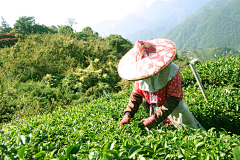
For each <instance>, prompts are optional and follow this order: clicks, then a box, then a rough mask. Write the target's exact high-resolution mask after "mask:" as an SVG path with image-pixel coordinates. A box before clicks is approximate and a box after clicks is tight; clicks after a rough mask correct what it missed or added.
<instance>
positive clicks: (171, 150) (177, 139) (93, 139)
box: [0, 88, 240, 160]
mask: <svg viewBox="0 0 240 160" xmlns="http://www.w3.org/2000/svg"><path fill="white" fill-rule="evenodd" d="M210 91H212V90H208V92H210ZM218 92H219V94H225V90H223V91H221V90H218ZM130 93H131V90H126V91H124V92H120V93H118V94H114V95H111V94H110V99H107V98H101V99H97V100H94V101H92V102H90V103H85V104H81V105H76V106H68V109H65V110H64V109H61V108H59V110H58V111H55V112H53V113H51V114H43V115H41V116H40V115H39V116H36V117H32V118H27V119H18V120H14V121H12V122H10V123H7V124H4V125H2V129H1V131H0V144H1V145H0V157H1V159H19V158H22V159H23V158H25V159H61V160H63V159H143V160H144V159H232V158H233V148H234V147H236V146H238V145H240V136H239V135H236V134H229V133H228V132H227V131H218V130H216V129H214V128H211V129H209V130H207V131H200V130H193V129H190V128H188V127H186V126H182V127H181V128H179V129H176V128H174V127H173V126H163V127H161V126H156V127H155V128H153V129H152V130H147V129H145V130H141V129H140V127H139V123H140V121H141V119H143V118H146V117H147V116H148V115H147V113H145V111H144V109H143V107H140V110H139V112H138V113H137V114H136V116H135V117H134V118H133V119H132V123H131V124H130V125H125V126H124V127H122V128H121V127H119V124H118V123H119V121H120V119H121V118H122V116H123V110H124V108H125V107H126V105H127V103H128V98H129V95H130ZM185 94H186V96H185V99H186V103H187V104H188V105H190V106H191V107H190V109H191V111H193V110H195V109H200V108H201V107H200V105H199V104H201V105H203V104H204V105H205V106H203V107H202V108H203V109H206V111H200V112H203V113H207V112H209V111H211V112H214V111H217V110H218V108H216V109H215V110H209V111H207V109H208V108H207V106H206V103H204V102H203V101H201V102H200V103H198V101H196V100H197V99H200V97H201V94H200V93H199V92H196V90H194V89H190V88H187V89H185ZM232 94H233V95H234V96H236V94H239V93H236V92H233V93H232ZM194 95H195V96H197V99H196V100H193V99H191V97H194ZM193 104H194V105H193ZM194 106H195V108H194ZM213 107H216V106H213ZM222 108H223V107H222ZM197 112H198V111H195V112H194V114H196V113H197ZM238 113H239V112H238ZM202 116H207V117H208V118H205V119H203V118H202V117H201V116H200V115H197V119H198V120H199V121H200V120H201V123H202V125H203V126H204V127H205V125H206V123H208V122H209V120H210V119H211V118H213V117H211V116H210V115H204V114H203V115H202Z"/></svg>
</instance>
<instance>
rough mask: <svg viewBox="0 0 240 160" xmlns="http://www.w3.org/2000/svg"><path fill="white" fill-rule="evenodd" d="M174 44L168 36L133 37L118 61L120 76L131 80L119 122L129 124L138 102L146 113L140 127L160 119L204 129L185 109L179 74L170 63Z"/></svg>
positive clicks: (175, 50)
mask: <svg viewBox="0 0 240 160" xmlns="http://www.w3.org/2000/svg"><path fill="white" fill-rule="evenodd" d="M176 54H177V48H176V45H175V44H174V43H173V42H172V41H171V40H168V39H153V40H149V41H137V42H136V43H135V45H134V47H133V48H132V49H131V50H129V51H128V52H127V53H126V54H125V55H124V56H123V57H122V59H121V60H120V62H119V64H118V74H119V76H120V77H121V78H123V79H126V80H130V81H135V82H134V87H133V90H132V93H131V95H130V99H129V102H128V105H127V107H126V109H125V111H124V116H123V118H122V120H121V121H120V123H119V124H120V125H124V124H130V121H131V119H132V118H133V117H134V115H135V114H136V113H137V111H138V108H139V106H140V104H142V105H143V106H144V108H145V110H146V111H147V112H148V113H149V117H148V118H145V119H143V120H142V123H143V128H144V127H147V128H148V129H151V128H152V127H153V126H155V125H158V124H160V123H161V124H163V123H168V124H173V125H174V126H175V127H179V126H180V124H183V125H188V126H189V127H191V128H195V129H197V128H201V129H204V128H203V127H202V126H201V124H200V123H199V122H198V121H197V120H196V119H195V118H194V116H193V115H192V114H191V112H190V111H189V109H188V107H187V105H186V103H185V102H184V99H183V91H182V87H181V83H182V81H181V74H180V71H179V67H178V66H177V65H176V64H175V63H173V62H172V61H173V59H174V58H175V56H176Z"/></svg>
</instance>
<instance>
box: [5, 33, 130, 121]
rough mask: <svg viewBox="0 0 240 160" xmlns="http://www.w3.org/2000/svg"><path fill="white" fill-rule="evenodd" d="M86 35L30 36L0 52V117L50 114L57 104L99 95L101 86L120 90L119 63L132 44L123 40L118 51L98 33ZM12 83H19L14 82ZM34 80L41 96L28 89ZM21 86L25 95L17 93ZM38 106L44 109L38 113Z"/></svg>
mask: <svg viewBox="0 0 240 160" xmlns="http://www.w3.org/2000/svg"><path fill="white" fill-rule="evenodd" d="M86 35H88V37H87V39H86V40H81V39H80V40H78V39H76V38H73V37H74V35H71V36H69V35H64V34H50V33H48V34H32V35H28V36H27V38H26V39H24V40H22V41H19V42H18V43H17V44H16V45H14V46H12V47H11V48H4V49H1V50H0V73H1V85H2V87H3V88H1V90H2V94H1V97H2V99H3V102H4V103H3V104H2V106H3V108H2V113H3V114H2V115H1V119H2V120H1V121H9V120H11V119H12V117H13V116H14V117H16V116H15V114H17V116H18V117H21V116H24V115H25V113H26V112H28V111H29V114H28V113H26V115H29V116H30V115H34V114H41V113H43V112H44V111H49V112H50V111H52V110H53V109H54V108H55V106H58V105H60V104H63V105H69V104H71V103H80V102H87V101H91V100H93V99H97V98H99V97H101V96H102V94H103V90H106V91H107V92H118V91H119V90H120V89H121V86H120V85H119V84H118V82H120V81H121V78H120V77H119V76H118V73H117V65H118V61H119V59H120V58H121V57H122V56H123V55H124V54H125V53H124V51H125V50H127V49H130V47H131V43H129V42H128V41H125V42H126V43H127V44H124V43H123V42H124V41H123V40H122V42H121V45H122V46H123V47H122V48H124V49H121V50H120V51H119V52H117V51H116V50H115V46H111V45H109V44H108V45H107V41H106V40H105V39H103V38H101V37H97V36H96V34H93V36H92V35H89V34H86ZM121 39H123V38H121ZM124 45H125V46H124ZM127 47H128V48H127ZM15 83H16V84H21V85H12V84H15ZM32 83H36V84H34V85H36V86H41V87H40V88H41V89H39V94H33V93H35V89H34V87H29V86H31V84H32ZM25 85H26V86H25ZM121 85H124V84H121ZM126 85H128V83H126ZM9 86H12V87H9ZM23 86H25V87H26V88H27V89H28V90H26V91H25V92H26V95H22V94H21V93H22V88H23ZM36 88H37V87H36ZM51 89H52V91H51V92H52V93H53V95H48V94H45V90H51ZM40 93H41V94H40ZM23 97H24V98H23ZM49 97H50V99H49ZM12 99H13V100H12ZM44 99H45V100H44ZM52 99H53V101H52ZM23 101H24V102H23ZM18 103H20V104H21V105H19V104H18ZM4 105H5V106H4ZM18 106H21V107H18ZM38 106H39V108H43V110H41V111H38ZM35 107H37V109H35Z"/></svg>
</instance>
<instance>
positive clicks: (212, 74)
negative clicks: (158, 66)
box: [182, 55, 240, 88]
mask: <svg viewBox="0 0 240 160" xmlns="http://www.w3.org/2000/svg"><path fill="white" fill-rule="evenodd" d="M239 68H240V61H239V56H236V57H234V56H232V55H230V56H227V57H221V56H219V57H217V58H216V59H213V60H208V61H206V62H205V63H200V64H198V65H197V66H196V70H197V72H198V73H199V77H200V79H201V81H202V83H203V85H206V86H208V85H211V86H213V87H220V86H231V85H232V86H234V87H238V88H239V87H240V79H239V75H240V71H239ZM182 79H183V82H182V85H183V86H184V87H187V86H194V85H195V84H196V80H195V77H194V75H193V74H192V71H191V69H190V67H189V68H188V69H186V70H184V71H182Z"/></svg>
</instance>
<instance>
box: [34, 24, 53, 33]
mask: <svg viewBox="0 0 240 160" xmlns="http://www.w3.org/2000/svg"><path fill="white" fill-rule="evenodd" d="M36 33H38V34H43V33H57V31H56V29H55V28H49V27H47V26H45V25H39V24H34V25H33V26H32V34H36Z"/></svg>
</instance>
